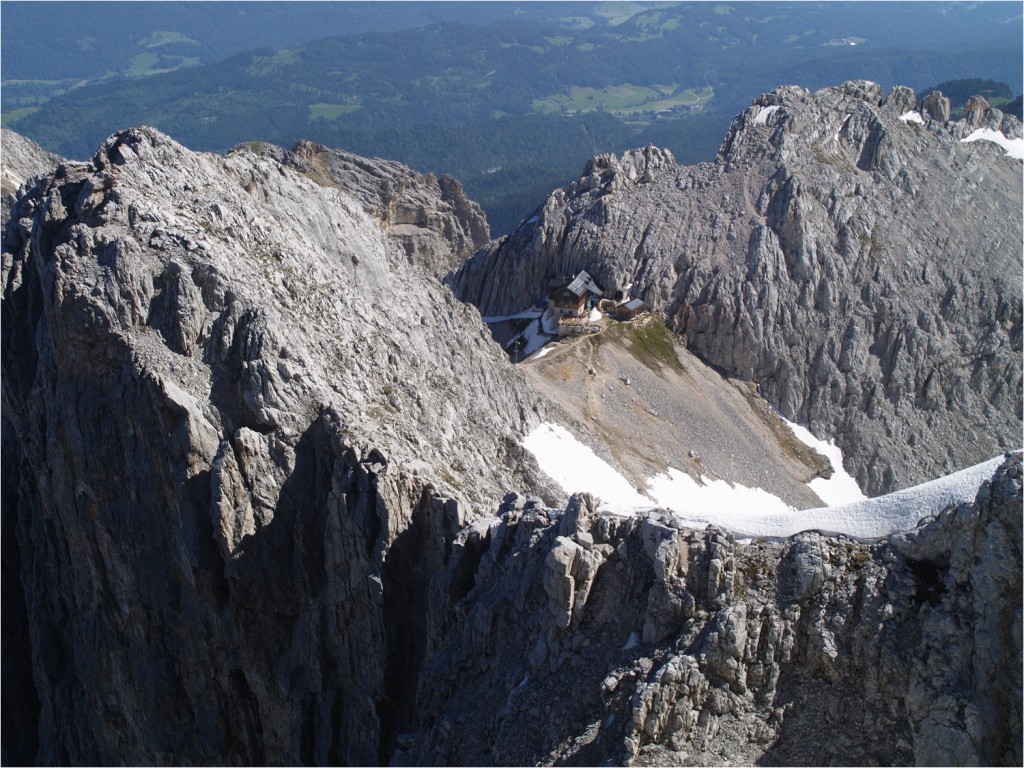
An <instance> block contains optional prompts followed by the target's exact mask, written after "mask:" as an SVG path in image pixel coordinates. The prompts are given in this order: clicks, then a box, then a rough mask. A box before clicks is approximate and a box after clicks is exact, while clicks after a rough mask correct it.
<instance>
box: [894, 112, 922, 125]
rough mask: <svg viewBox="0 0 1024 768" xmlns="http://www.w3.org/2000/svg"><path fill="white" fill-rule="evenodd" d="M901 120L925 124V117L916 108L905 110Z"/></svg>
mask: <svg viewBox="0 0 1024 768" xmlns="http://www.w3.org/2000/svg"><path fill="white" fill-rule="evenodd" d="M900 120H902V121H903V122H904V123H917V124H918V125H924V118H923V117H921V113H920V112H916V111H914V110H911V111H910V112H904V113H903V114H902V115H900Z"/></svg>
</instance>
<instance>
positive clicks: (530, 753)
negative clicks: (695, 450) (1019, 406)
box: [396, 455, 1022, 765]
mask: <svg viewBox="0 0 1024 768" xmlns="http://www.w3.org/2000/svg"><path fill="white" fill-rule="evenodd" d="M1021 501H1022V495H1021V460H1020V456H1019V455H1017V456H1015V457H1012V458H1010V457H1008V458H1007V459H1006V461H1005V462H1004V464H1003V466H1002V467H1001V468H1000V469H999V470H998V471H997V472H996V474H995V476H994V477H993V479H992V480H991V482H989V483H986V484H985V485H984V486H983V487H982V489H981V490H980V491H979V493H978V495H977V498H976V499H975V501H974V502H973V503H970V504H963V505H961V506H959V507H957V508H953V509H949V510H945V511H943V512H942V513H941V514H939V515H938V516H937V517H936V518H934V519H933V520H932V521H931V522H928V523H926V524H924V525H922V526H921V527H919V528H918V529H916V530H914V531H911V532H909V533H906V534H902V535H898V536H894V537H892V538H890V539H889V540H887V541H882V542H877V543H874V544H865V543H862V542H857V541H851V540H849V539H846V538H844V537H825V536H821V535H818V534H816V533H806V534H800V535H798V536H796V537H794V538H793V539H791V540H789V541H785V542H769V541H747V542H740V541H736V540H734V538H733V537H732V536H730V535H728V534H727V533H726V532H723V531H720V530H715V529H711V528H709V529H708V530H706V531H689V530H681V529H680V528H679V527H678V525H677V524H676V523H675V522H674V521H673V520H672V519H671V518H663V517H659V516H658V515H651V516H647V517H636V516H634V517H625V518H623V517H615V516H603V515H600V514H597V513H595V512H594V509H593V499H591V498H590V497H588V496H574V497H573V499H572V500H571V501H570V504H569V506H568V508H567V509H566V511H565V512H564V513H563V514H553V513H552V512H551V511H550V510H545V509H543V508H542V507H541V506H540V505H539V504H537V503H536V502H534V501H531V500H529V499H524V498H522V497H510V498H508V499H507V500H506V502H505V504H504V505H503V507H502V510H501V516H500V517H499V518H494V519H492V520H490V521H487V520H480V521H477V522H476V523H475V524H474V525H473V526H471V527H469V528H467V529H465V530H463V531H462V532H461V533H460V534H459V535H458V537H457V538H456V539H455V542H454V546H453V552H452V556H451V559H450V564H449V567H448V570H447V572H446V575H445V577H444V582H445V583H446V584H447V585H448V586H447V590H448V604H449V607H450V610H451V611H452V613H453V614H454V616H455V619H454V621H453V623H452V625H451V628H450V629H449V630H448V631H447V632H446V634H445V636H444V638H443V640H442V641H441V642H440V643H439V644H438V646H437V651H436V653H435V654H434V656H433V657H432V659H431V660H430V662H429V663H428V664H427V666H426V667H425V670H424V674H423V677H422V679H421V682H420V686H419V701H418V706H419V707H420V709H421V717H422V718H423V726H424V730H423V732H422V733H420V734H418V735H416V734H410V735H409V736H408V737H407V738H406V739H405V740H404V742H403V745H404V748H403V750H402V751H401V752H400V753H399V755H397V756H396V762H398V763H399V764H421V765H509V764H512V765H537V764H558V765H603V764H636V765H737V764H739V765H751V764H758V765H794V764H796V765H830V764H834V763H842V764H856V765H901V764H903V765H906V764H916V765H972V764H974V765H978V764H988V765H1016V764H1018V763H1019V762H1020V761H1021V757H1022V753H1021V738H1022V735H1021V714H1022V712H1021V685H1020V680H1021V672H1022V668H1021V650H1022V648H1021V599H1022V593H1021V575H1020V574H1021V549H1020V543H1021V515H1020V507H1021ZM467 587H470V588H469V589H468V591H466V590H467ZM996 681H1002V683H999V682H996Z"/></svg>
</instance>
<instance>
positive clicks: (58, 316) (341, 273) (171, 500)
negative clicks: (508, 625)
mask: <svg viewBox="0 0 1024 768" xmlns="http://www.w3.org/2000/svg"><path fill="white" fill-rule="evenodd" d="M257 149H259V148H257ZM414 183H415V180H411V181H409V184H410V185H413V184H414ZM3 242H4V254H3V281H4V295H3V305H2V333H3V356H2V365H3V368H2V370H3V416H2V418H3V494H4V496H3V502H4V503H3V530H4V590H5V595H4V596H5V600H4V611H5V621H4V627H5V629H4V643H3V648H4V655H5V661H4V663H5V667H4V669H5V697H7V696H8V690H9V689H8V686H7V683H6V681H7V680H8V677H7V675H6V672H7V671H8V670H15V671H17V670H21V671H25V670H31V672H32V674H31V676H27V675H24V674H23V672H22V674H21V677H18V678H17V680H16V682H15V678H14V677H13V676H12V677H11V678H10V679H11V680H12V688H11V690H12V696H13V700H14V701H16V702H18V706H15V707H13V708H12V707H8V706H7V704H8V703H9V702H8V700H7V699H6V698H5V707H4V718H5V720H4V726H5V727H4V732H5V740H4V749H5V753H4V754H5V759H6V758H7V757H10V758H11V761H12V762H20V761H22V760H28V761H31V760H32V759H33V758H35V759H36V760H37V761H39V762H42V763H49V764H52V763H66V762H72V763H93V764H101V763H104V764H105V763H119V762H131V763H160V762H172V763H179V762H203V763H248V764H252V763H298V762H320V763H360V764H367V763H376V762H378V761H379V760H380V759H382V756H386V754H387V752H388V751H389V750H390V746H389V745H390V743H391V741H392V740H393V738H394V735H395V734H396V733H398V732H400V731H401V730H402V729H403V728H404V723H405V721H406V720H407V719H408V712H407V710H408V706H409V704H408V701H409V697H408V695H407V692H406V690H405V687H406V686H407V682H406V681H407V678H408V676H409V675H413V677H415V672H416V670H417V668H418V667H419V665H421V664H422V660H423V657H424V655H425V653H426V649H425V647H424V646H423V642H424V639H425V638H427V637H430V636H431V633H432V632H434V631H435V630H434V629H432V627H431V626H430V625H429V623H426V622H425V620H424V619H417V618H414V617H410V616H407V615H406V613H405V612H404V609H403V606H406V605H407V604H408V605H412V606H421V610H420V611H419V613H420V614H424V613H425V612H426V607H427V606H429V605H430V603H431V601H432V600H433V599H434V598H433V597H432V594H433V593H432V591H431V590H432V587H431V586H430V585H431V580H432V579H434V578H436V576H437V574H439V573H440V572H441V570H442V568H441V563H442V561H443V558H444V551H445V541H450V540H451V539H452V538H453V537H454V535H455V533H456V531H457V530H458V529H459V527H460V526H461V525H462V523H463V522H464V520H465V518H466V516H467V515H472V514H474V513H475V512H474V509H476V510H488V511H489V510H493V509H494V507H495V505H496V504H497V502H498V500H499V499H500V498H501V497H502V496H503V495H504V493H505V492H506V490H507V488H509V487H523V488H530V489H534V490H535V491H539V492H542V493H544V494H545V495H546V496H547V497H548V498H549V499H550V501H551V503H555V501H556V500H557V499H558V498H560V493H558V492H548V491H547V490H546V485H545V482H546V481H545V480H544V479H543V478H542V477H541V476H540V475H539V472H538V470H537V468H536V464H535V463H534V462H533V460H532V457H530V456H529V455H528V454H525V452H524V451H523V449H522V448H521V446H520V440H521V438H522V435H523V434H524V433H525V431H526V430H528V429H529V428H530V426H531V425H532V424H534V423H536V422H537V421H538V420H539V418H540V415H539V414H538V412H537V410H536V408H537V407H538V405H537V403H536V400H535V398H534V397H533V396H532V395H531V394H530V393H529V392H527V390H526V388H525V386H524V384H523V381H522V378H521V377H520V375H519V374H518V372H516V371H515V370H514V369H513V368H512V366H511V365H510V364H509V363H508V361H507V359H506V358H505V357H504V355H502V354H501V352H500V351H499V350H498V349H496V348H495V347H494V345H493V344H492V342H491V341H490V338H489V337H488V335H487V333H486V331H485V329H484V328H483V326H482V325H481V324H480V321H479V315H478V314H477V313H476V311H475V310H473V309H471V308H469V307H467V306H466V305H464V304H462V303H461V302H458V301H457V300H455V299H454V298H453V297H452V296H451V294H450V293H449V292H448V291H447V289H445V288H443V287H442V286H441V285H440V284H439V283H437V281H436V280H434V279H432V278H430V277H429V276H428V274H427V273H426V272H425V271H423V270H422V269H421V268H420V267H418V266H414V265H410V264H409V263H408V259H407V257H406V255H405V253H404V250H403V248H402V247H401V246H400V245H399V244H398V243H396V242H395V241H394V240H393V239H391V237H390V236H389V234H388V233H387V232H386V231H385V230H384V229H382V227H381V226H380V225H379V224H378V223H376V222H374V221H373V220H372V219H371V218H370V217H369V216H367V214H366V213H365V212H364V210H363V207H362V205H361V204H360V203H359V202H357V201H356V200H354V199H353V198H352V197H350V196H349V195H348V194H346V193H344V192H342V191H340V190H337V189H333V188H325V187H322V186H318V185H317V184H315V183H314V182H312V181H310V180H309V179H308V178H305V177H304V176H303V175H302V174H300V173H297V172H295V171H294V170H291V169H289V168H288V167H287V166H284V165H281V164H280V163H278V162H277V161H276V160H274V159H273V157H269V156H267V154H266V153H261V152H260V151H256V152H254V151H252V150H250V149H248V148H246V149H240V150H238V151H235V152H233V153H231V154H229V155H228V156H227V157H216V156H212V155H201V154H194V153H191V152H189V151H187V150H185V149H184V148H183V147H181V146H180V145H178V144H176V143H175V142H173V141H171V140H170V139H168V138H167V137H166V136H163V135H162V134H160V133H158V132H156V131H154V130H151V129H147V128H140V129H134V130H130V131H126V132H123V133H120V134H117V135H115V136H113V137H111V139H110V140H108V142H107V143H106V144H105V145H104V146H103V147H101V148H100V150H99V151H98V152H97V154H96V155H95V157H94V158H93V159H92V161H91V162H89V163H65V164H64V165H62V166H60V167H59V168H58V169H57V171H56V172H55V173H54V174H53V175H51V176H50V177H48V178H46V179H44V180H43V181H42V182H41V183H40V184H38V185H36V186H35V187H34V188H32V189H31V190H29V191H28V192H26V193H25V194H24V195H23V196H22V197H21V198H20V199H19V200H18V201H17V202H16V203H15V205H14V207H13V209H12V211H11V217H10V221H9V223H8V226H7V227H6V228H5V231H4V241H3ZM7 598H10V599H9V600H8V599H7ZM19 607H20V608H21V609H22V610H21V611H18V610H16V609H18V608H19ZM9 608H10V610H9ZM9 614H10V616H9ZM9 617H10V618H11V623H10V624H9V623H8V618H9ZM410 638H412V639H410ZM15 686H16V687H15ZM19 718H20V720H19ZM9 726H11V727H13V726H19V727H21V729H22V730H21V731H14V730H12V729H11V728H9ZM16 732H20V733H23V734H24V737H25V738H24V740H23V741H21V742H18V743H16V742H15V738H14V737H13V736H12V738H10V739H8V738H7V736H8V735H11V734H13V733H16Z"/></svg>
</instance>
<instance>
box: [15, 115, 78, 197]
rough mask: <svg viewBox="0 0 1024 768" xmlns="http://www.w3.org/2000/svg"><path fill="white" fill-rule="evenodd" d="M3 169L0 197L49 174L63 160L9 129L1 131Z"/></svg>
mask: <svg viewBox="0 0 1024 768" xmlns="http://www.w3.org/2000/svg"><path fill="white" fill-rule="evenodd" d="M0 143H2V147H3V169H2V173H0V195H7V194H9V193H12V192H14V191H15V190H16V189H17V188H18V187H20V186H21V185H22V184H24V183H25V182H26V181H28V180H29V179H32V178H34V177H37V176H43V175H45V174H48V173H50V172H51V171H52V170H53V169H54V168H56V167H57V166H58V165H60V163H62V162H64V158H62V157H61V156H60V155H55V154H53V153H52V152H47V151H46V150H44V149H43V148H42V147H40V146H39V145H38V144H36V143H35V142H34V141H32V140H31V139H27V138H25V137H24V136H22V135H21V134H19V133H16V132H14V131H12V130H10V129H9V128H4V129H2V138H0Z"/></svg>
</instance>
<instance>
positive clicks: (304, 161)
mask: <svg viewBox="0 0 1024 768" xmlns="http://www.w3.org/2000/svg"><path fill="white" fill-rule="evenodd" d="M269 149H270V150H271V151H276V152H277V153H278V154H279V155H280V158H279V159H281V161H282V162H284V163H285V164H287V165H291V166H293V167H295V168H297V169H298V170H299V171H301V172H302V173H303V174H305V175H307V176H308V177H310V178H311V179H313V180H314V181H316V182H318V183H321V184H325V185H328V186H335V187H337V188H339V189H342V190H344V191H345V192H346V193H347V194H349V195H351V196H352V197H353V198H355V199H356V200H358V201H359V203H360V205H362V207H363V210H365V211H366V212H367V213H368V214H369V215H370V216H371V217H373V218H374V219H376V220H377V221H379V222H380V223H381V225H382V226H383V227H384V229H385V231H387V232H388V234H389V235H391V237H392V238H393V239H394V240H395V241H396V242H398V243H399V244H401V246H402V248H403V249H404V250H405V253H406V256H407V257H408V258H409V260H410V261H411V262H413V263H417V264H420V265H422V266H424V267H426V268H427V269H429V270H430V271H431V272H432V273H433V274H435V275H437V276H438V277H444V276H445V275H446V274H447V273H448V272H450V271H451V270H453V269H455V268H457V267H458V266H459V265H461V264H462V263H463V262H464V261H465V260H466V259H468V258H469V257H470V256H472V255H473V254H474V253H475V252H476V251H477V250H479V249H480V248H482V247H483V246H484V245H486V244H487V242H488V240H490V234H489V229H488V226H487V218H486V217H485V215H484V212H483V211H482V210H481V209H480V206H479V205H477V204H476V203H474V202H473V201H472V200H470V199H469V198H467V197H466V193H465V192H464V191H463V189H462V185H461V184H460V183H459V182H458V181H457V180H456V179H454V178H452V177H451V176H448V175H445V176H442V177H441V178H440V179H438V178H435V177H434V176H432V175H429V174H421V173H416V172H415V171H413V170H412V169H410V168H408V167H407V166H404V165H402V164H401V163H396V162H394V161H391V160H381V159H379V158H373V159H369V158H365V157H360V156H359V155H355V154H352V153H351V152H345V151H342V150H339V149H329V148H327V147H323V146H320V145H319V144H314V143H313V142H310V141H300V142H298V143H297V144H296V145H295V146H294V147H293V148H292V150H291V152H287V153H281V152H280V150H276V148H269Z"/></svg>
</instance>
